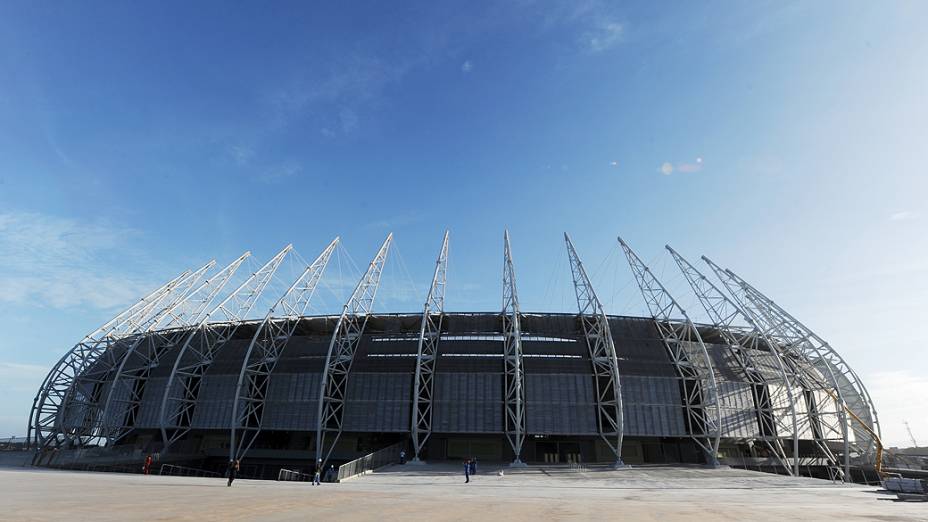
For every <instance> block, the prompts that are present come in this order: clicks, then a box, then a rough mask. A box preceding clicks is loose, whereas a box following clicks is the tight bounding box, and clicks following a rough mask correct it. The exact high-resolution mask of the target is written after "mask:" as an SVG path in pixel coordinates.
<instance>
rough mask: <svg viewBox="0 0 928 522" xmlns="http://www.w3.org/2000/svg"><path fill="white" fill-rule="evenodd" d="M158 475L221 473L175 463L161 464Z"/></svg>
mask: <svg viewBox="0 0 928 522" xmlns="http://www.w3.org/2000/svg"><path fill="white" fill-rule="evenodd" d="M158 474H159V475H170V476H174V477H221V476H222V474H221V473H216V472H215V471H207V470H205V469H197V468H188V467H187V466H178V465H176V464H162V465H161V469H160V470H159V471H158Z"/></svg>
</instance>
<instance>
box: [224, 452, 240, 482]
mask: <svg viewBox="0 0 928 522" xmlns="http://www.w3.org/2000/svg"><path fill="white" fill-rule="evenodd" d="M237 474H238V460H231V459H230V460H229V483H228V484H226V486H228V487H232V481H233V480H235V476H236V475H237Z"/></svg>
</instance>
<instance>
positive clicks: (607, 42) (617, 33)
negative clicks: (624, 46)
mask: <svg viewBox="0 0 928 522" xmlns="http://www.w3.org/2000/svg"><path fill="white" fill-rule="evenodd" d="M624 32H625V31H624V27H623V26H622V24H620V23H618V22H616V21H614V20H611V19H608V18H598V19H597V20H596V21H595V22H594V25H593V27H592V28H590V29H589V30H588V31H586V32H585V33H583V36H581V43H583V45H584V46H585V47H586V48H587V50H588V51H590V52H593V53H600V52H603V51H608V50H609V49H612V48H613V47H615V46H616V45H617V44H618V43H619V42H621V41H622V35H623V34H624Z"/></svg>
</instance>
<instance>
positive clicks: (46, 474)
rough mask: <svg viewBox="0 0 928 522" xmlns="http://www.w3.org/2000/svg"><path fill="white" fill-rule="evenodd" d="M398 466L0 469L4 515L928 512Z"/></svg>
mask: <svg viewBox="0 0 928 522" xmlns="http://www.w3.org/2000/svg"><path fill="white" fill-rule="evenodd" d="M497 469H498V468H497V467H495V466H485V465H482V466H481V467H480V469H479V470H478V471H479V473H478V475H477V476H476V477H474V478H472V480H471V483H470V484H464V477H463V475H462V473H461V472H460V470H459V466H457V465H453V466H452V465H427V466H421V467H415V466H409V465H407V466H392V467H390V468H386V469H384V470H381V471H379V472H376V473H372V474H369V475H366V476H363V477H359V478H356V479H353V480H350V481H347V482H344V483H342V484H323V485H321V486H318V487H313V486H311V485H309V484H307V483H278V482H270V481H253V480H237V481H236V482H235V484H234V485H233V486H232V487H231V488H227V487H226V485H225V480H223V479H208V478H188V477H161V476H149V477H145V476H141V475H124V474H115V473H80V472H66V471H50V470H40V469H33V468H5V469H0V520H16V521H23V520H125V519H134V520H197V521H203V520H220V519H221V520H309V519H317V518H322V519H326V520H349V519H356V520H422V519H429V520H464V519H467V520H471V521H474V520H477V521H481V522H483V521H489V520H499V519H508V520H524V519H536V520H539V519H540V520H555V519H571V520H591V519H599V520H612V519H630V520H660V521H661V522H670V521H675V520H696V519H698V520H703V521H705V520H738V521H743V520H752V521H753V520H777V521H780V522H782V521H784V520H797V519H802V520H808V521H813V520H883V521H895V520H928V503H904V502H897V501H895V500H894V497H891V496H888V495H884V494H880V493H878V491H877V488H874V487H862V486H846V485H840V484H832V483H831V482H828V481H822V480H816V479H806V478H789V477H782V476H775V475H768V474H763V473H757V472H752V471H742V470H732V469H719V470H709V469H700V468H686V467H639V468H633V469H626V470H619V471H613V470H598V469H594V470H589V471H582V472H578V471H571V470H568V469H567V468H564V467H530V468H527V469H521V470H510V469H508V468H504V473H505V476H503V477H498V476H497V475H496V470H497Z"/></svg>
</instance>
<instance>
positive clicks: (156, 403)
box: [135, 377, 168, 428]
mask: <svg viewBox="0 0 928 522" xmlns="http://www.w3.org/2000/svg"><path fill="white" fill-rule="evenodd" d="M167 384H168V379H167V377H152V378H150V379H148V382H147V383H145V392H144V393H143V394H142V400H141V401H140V402H139V415H138V417H137V418H136V419H135V426H136V427H137V428H157V427H158V426H159V424H158V422H159V420H158V417H159V416H160V414H161V411H160V410H161V397H162V395H164V388H165V387H166V386H167Z"/></svg>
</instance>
